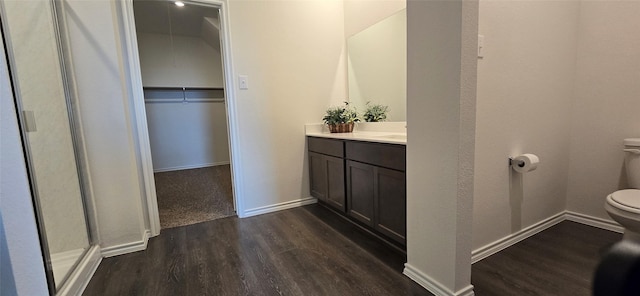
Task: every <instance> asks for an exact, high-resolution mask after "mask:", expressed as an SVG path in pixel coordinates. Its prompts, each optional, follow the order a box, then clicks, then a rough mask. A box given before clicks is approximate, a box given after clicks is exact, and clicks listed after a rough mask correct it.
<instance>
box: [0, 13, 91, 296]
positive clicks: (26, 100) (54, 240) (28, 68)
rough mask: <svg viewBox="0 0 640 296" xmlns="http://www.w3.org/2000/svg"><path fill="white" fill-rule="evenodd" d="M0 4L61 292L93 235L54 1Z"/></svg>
mask: <svg viewBox="0 0 640 296" xmlns="http://www.w3.org/2000/svg"><path fill="white" fill-rule="evenodd" d="M0 5H1V7H0V8H2V10H1V12H2V15H1V16H2V26H3V32H2V34H3V37H4V39H5V45H6V47H7V55H8V58H9V67H10V70H11V76H12V82H13V85H14V94H15V97H16V101H17V107H18V108H17V109H18V113H19V117H20V119H21V128H22V130H23V141H24V143H23V144H24V145H25V151H26V154H27V162H28V165H29V174H30V178H31V183H32V193H33V194H34V201H35V202H34V203H35V204H36V208H37V209H36V212H37V214H38V215H37V216H38V218H39V219H38V220H39V221H38V224H39V226H40V232H41V243H42V245H43V249H44V250H45V251H48V252H45V253H47V254H45V257H46V256H47V255H48V257H49V258H46V259H47V261H48V262H47V263H50V264H48V265H49V266H48V268H47V271H48V276H49V277H50V279H49V280H50V282H52V283H55V287H56V289H59V287H60V286H61V285H62V284H63V283H64V281H65V280H66V278H67V277H68V275H69V274H70V272H71V271H72V270H73V269H74V267H75V266H76V265H77V263H78V262H79V260H80V258H82V256H83V255H84V253H85V252H86V250H87V249H88V248H89V246H90V237H89V232H88V227H87V219H86V217H85V209H84V203H83V188H82V183H81V179H80V176H81V175H80V173H79V169H78V168H79V167H78V160H77V158H76V155H77V153H76V147H77V146H75V145H76V143H77V142H76V139H75V137H74V132H75V129H74V124H73V118H72V116H71V115H72V113H73V112H71V107H70V106H71V104H70V101H69V96H68V91H67V89H66V86H67V83H66V81H65V76H64V73H63V69H64V67H63V66H62V59H61V55H60V50H59V46H58V31H57V29H56V22H55V15H54V9H53V8H54V7H53V2H51V1H2V3H1V4H0ZM3 58H4V57H3ZM51 277H53V281H52V280H51ZM52 283H50V286H51V284H52Z"/></svg>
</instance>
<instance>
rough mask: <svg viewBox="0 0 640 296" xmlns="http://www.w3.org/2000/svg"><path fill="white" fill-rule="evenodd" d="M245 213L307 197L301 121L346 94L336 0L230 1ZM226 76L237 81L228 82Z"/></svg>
mask: <svg viewBox="0 0 640 296" xmlns="http://www.w3.org/2000/svg"><path fill="white" fill-rule="evenodd" d="M229 12H230V21H231V24H230V27H231V28H230V29H231V38H232V40H231V42H232V46H233V48H232V55H233V63H234V73H235V74H236V75H247V76H248V77H249V86H250V88H249V89H248V90H237V91H236V106H237V112H236V113H237V122H238V132H239V137H238V139H239V141H238V143H235V145H237V147H239V151H240V155H241V158H242V162H241V163H234V169H236V170H239V173H240V174H241V175H242V177H243V184H244V188H243V190H242V191H243V192H244V196H242V197H241V198H242V199H243V200H244V208H245V209H246V210H251V209H255V208H258V207H263V206H269V205H274V204H278V203H284V202H291V201H296V200H298V199H300V198H306V197H308V196H309V195H310V194H309V180H308V168H307V165H306V163H307V159H306V157H305V153H306V147H305V135H304V124H305V123H309V122H319V121H321V119H322V116H323V114H324V111H325V109H326V108H327V107H328V106H329V105H330V104H332V103H333V104H336V103H339V102H341V101H342V100H343V99H344V98H345V97H346V71H345V69H346V68H345V64H344V59H343V58H342V57H343V53H344V43H345V42H344V31H343V30H344V15H343V13H342V12H343V8H342V2H340V1H323V0H313V1H294V0H291V1H268V2H267V1H257V0H256V1H230V2H229ZM232 79H236V77H233V78H232Z"/></svg>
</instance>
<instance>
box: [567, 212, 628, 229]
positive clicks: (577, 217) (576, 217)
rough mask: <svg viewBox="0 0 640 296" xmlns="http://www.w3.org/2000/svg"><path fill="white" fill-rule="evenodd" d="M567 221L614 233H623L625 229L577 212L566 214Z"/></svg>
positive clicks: (605, 220)
mask: <svg viewBox="0 0 640 296" xmlns="http://www.w3.org/2000/svg"><path fill="white" fill-rule="evenodd" d="M565 217H566V220H569V221H573V222H578V223H580V224H585V225H589V226H593V227H597V228H600V229H605V230H609V231H614V232H618V233H623V232H624V228H623V227H622V226H620V224H618V223H616V222H614V221H612V220H607V219H602V218H598V217H593V216H589V215H585V214H580V213H576V212H571V211H566V212H565Z"/></svg>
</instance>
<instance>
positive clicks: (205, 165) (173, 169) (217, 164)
mask: <svg viewBox="0 0 640 296" xmlns="http://www.w3.org/2000/svg"><path fill="white" fill-rule="evenodd" d="M230 163H231V162H230V161H228V160H227V161H219V162H211V163H201V164H193V165H183V166H175V167H167V168H157V169H156V168H154V169H153V172H154V173H162V172H170V171H179V170H190V169H201V168H208V167H212V166H219V165H227V164H230Z"/></svg>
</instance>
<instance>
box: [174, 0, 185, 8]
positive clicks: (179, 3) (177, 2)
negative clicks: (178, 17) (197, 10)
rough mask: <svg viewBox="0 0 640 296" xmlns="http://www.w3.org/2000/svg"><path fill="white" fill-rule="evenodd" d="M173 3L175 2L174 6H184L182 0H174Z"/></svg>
mask: <svg viewBox="0 0 640 296" xmlns="http://www.w3.org/2000/svg"><path fill="white" fill-rule="evenodd" d="M174 3H175V4H176V6H178V7H182V6H184V2H182V1H176V2H174Z"/></svg>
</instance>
